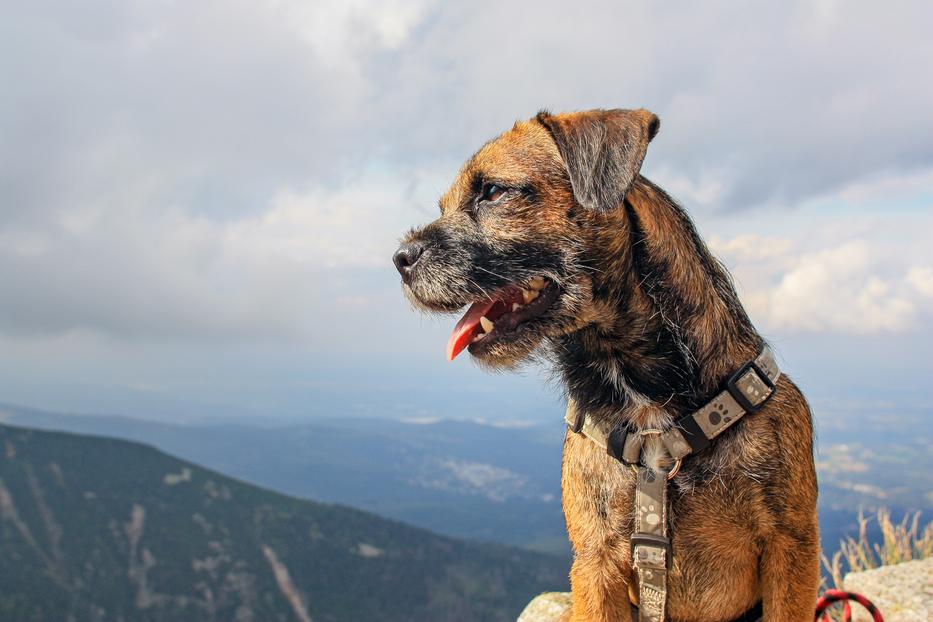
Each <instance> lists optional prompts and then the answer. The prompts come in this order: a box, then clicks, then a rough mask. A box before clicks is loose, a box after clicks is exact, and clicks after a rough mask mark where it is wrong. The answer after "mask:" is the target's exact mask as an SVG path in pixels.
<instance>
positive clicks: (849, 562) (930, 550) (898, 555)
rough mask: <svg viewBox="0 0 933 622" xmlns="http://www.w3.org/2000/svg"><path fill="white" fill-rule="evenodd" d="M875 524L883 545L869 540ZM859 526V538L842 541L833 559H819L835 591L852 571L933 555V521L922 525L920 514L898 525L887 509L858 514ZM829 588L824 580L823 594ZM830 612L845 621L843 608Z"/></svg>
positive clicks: (911, 515) (908, 515) (836, 618)
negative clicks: (871, 514)
mask: <svg viewBox="0 0 933 622" xmlns="http://www.w3.org/2000/svg"><path fill="white" fill-rule="evenodd" d="M872 521H877V522H878V525H879V526H880V527H881V536H882V540H881V542H880V543H874V544H872V543H871V542H869V541H868V526H869V523H871V522H872ZM858 523H859V530H858V537H856V538H852V537H849V538H846V539H845V540H842V541H840V542H839V550H838V551H836V552H835V553H833V556H832V558H827V557H826V555H825V554H823V555H821V556H820V557H821V558H822V560H823V566H824V567H825V568H826V570H827V572H829V574H830V575H831V576H832V579H833V584H834V587H835V588H836V589H840V590H841V589H844V588H843V585H842V580H843V578H845V575H846V574H848V573H850V572H859V571H861V570H869V569H871V568H878V567H879V566H887V565H890V564H899V563H901V562H906V561H910V560H912V559H924V558H926V557H931V556H933V521H930V522H928V523H926V524H925V525H923V526H921V523H920V512H915V513H913V514H906V515H905V516H904V518H903V519H901V521H900V522H898V523H895V522H894V521H893V520H891V512H889V511H888V510H885V509H881V510H878V512H877V514H876V515H875V516H874V517H866V516H865V515H864V514H863V513H862V512H859V515H858ZM827 587H828V586H827V585H826V581H825V579H824V580H823V585H822V586H821V589H820V592H821V593H822V592H823V590H825V589H826V588H827ZM828 613H829V617H830V619H831V620H833V622H843V620H844V618H843V614H842V608H841V607H840V606H837V607H836V608H834V609H831V610H830V611H829V612H828Z"/></svg>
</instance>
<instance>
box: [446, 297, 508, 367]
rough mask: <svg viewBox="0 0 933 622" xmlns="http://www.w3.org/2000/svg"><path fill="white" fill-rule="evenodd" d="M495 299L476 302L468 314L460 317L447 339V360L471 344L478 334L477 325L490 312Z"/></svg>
mask: <svg viewBox="0 0 933 622" xmlns="http://www.w3.org/2000/svg"><path fill="white" fill-rule="evenodd" d="M496 302H497V301H495V300H484V301H483V302H474V303H473V304H472V305H471V306H470V308H469V309H467V312H466V314H465V315H464V316H463V317H462V318H460V321H459V322H457V325H456V326H454V332H452V333H450V339H449V340H448V341H447V360H448V361H452V360H454V357H456V356H457V355H458V354H460V353H461V352H463V349H464V348H466V347H467V346H468V345H470V342H471V341H473V337H474V335H475V334H476V327H477V326H478V325H479V319H480V318H481V317H483V316H484V315H486V314H487V313H489V310H490V309H492V307H493V305H495V304H496Z"/></svg>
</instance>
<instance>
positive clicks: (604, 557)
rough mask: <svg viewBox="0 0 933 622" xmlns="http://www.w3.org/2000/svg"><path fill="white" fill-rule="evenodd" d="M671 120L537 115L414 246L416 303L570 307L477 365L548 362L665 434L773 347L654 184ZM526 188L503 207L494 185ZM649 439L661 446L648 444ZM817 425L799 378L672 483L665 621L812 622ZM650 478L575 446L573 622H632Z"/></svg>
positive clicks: (480, 158) (492, 152)
mask: <svg viewBox="0 0 933 622" xmlns="http://www.w3.org/2000/svg"><path fill="white" fill-rule="evenodd" d="M657 129H658V121H657V117H655V116H654V115H653V114H651V113H649V112H647V111H644V110H632V111H629V110H612V111H602V110H597V111H588V112H580V113H571V114H564V115H550V114H548V113H546V112H543V113H540V114H539V115H538V116H537V117H535V118H534V119H532V120H530V121H527V122H520V123H516V124H515V126H514V127H513V128H512V129H511V130H510V131H508V132H506V133H504V134H503V135H501V136H500V137H498V138H496V139H495V140H493V141H491V142H490V143H487V144H486V145H485V146H484V147H482V148H481V149H480V151H479V152H477V153H476V155H474V156H473V157H472V158H471V159H470V160H469V161H468V162H467V163H466V164H465V165H464V167H463V169H462V170H461V172H460V174H459V175H458V177H457V179H456V181H455V182H454V183H453V185H452V186H451V188H450V189H449V190H448V191H447V193H446V194H445V195H444V196H443V197H442V199H441V201H440V207H441V217H440V218H439V219H438V220H436V221H435V222H433V223H431V224H429V225H427V226H426V227H423V228H421V229H418V230H413V231H411V232H410V233H409V234H408V236H407V237H406V240H405V242H404V243H405V244H411V243H413V242H414V243H421V244H423V245H425V246H426V250H425V251H424V253H423V255H422V257H421V259H420V260H419V262H418V264H417V265H416V266H415V269H414V270H413V272H412V276H411V279H410V281H409V283H408V284H406V286H405V291H406V294H407V295H408V296H409V298H410V299H411V300H412V302H414V303H415V304H416V305H417V306H419V307H421V308H424V309H428V310H432V311H453V310H456V309H459V308H461V307H462V306H464V305H465V304H467V303H470V302H473V301H475V300H478V299H481V298H483V297H485V296H488V295H489V294H490V293H491V292H493V291H495V290H496V289H498V288H500V287H502V286H505V285H507V284H509V283H521V282H524V281H527V280H528V279H529V278H531V277H534V276H537V275H543V276H546V277H547V278H549V279H551V280H552V281H554V282H556V283H557V284H559V286H560V287H561V292H562V295H561V296H560V298H559V299H558V301H557V302H556V303H555V304H554V306H553V307H552V308H551V309H550V310H549V311H548V312H547V313H545V314H544V315H543V316H541V317H539V318H537V319H535V320H532V321H530V322H529V323H528V324H527V325H525V326H524V327H523V329H522V330H521V331H520V333H519V334H518V335H517V336H516V337H515V338H514V339H510V340H506V341H503V342H496V343H493V344H491V345H489V346H487V347H486V348H485V349H482V350H480V351H474V349H473V348H472V347H471V353H473V354H474V356H475V358H477V360H478V361H479V362H480V363H481V364H484V365H486V366H489V367H513V366H516V365H518V364H520V363H521V362H522V361H525V360H528V359H529V358H533V357H538V358H542V359H546V360H548V361H550V362H551V363H552V364H553V366H554V367H555V368H556V370H557V371H558V372H559V375H560V377H561V379H562V381H563V385H564V387H565V388H566V391H567V394H568V396H569V397H570V398H572V399H573V400H574V401H575V402H576V404H577V405H578V407H579V408H580V409H581V410H583V411H585V412H586V413H588V414H589V415H590V416H591V417H594V418H597V419H603V420H608V421H611V422H630V423H633V424H635V425H636V426H639V427H642V428H645V427H667V426H670V425H671V424H672V422H673V421H674V419H676V418H677V417H679V416H681V415H683V414H686V413H688V412H691V411H693V410H695V409H696V408H698V407H699V406H701V405H702V404H704V403H705V402H707V401H708V400H709V399H711V398H712V397H713V395H715V394H716V393H717V392H718V391H720V390H722V388H723V386H724V382H725V379H726V378H728V377H729V375H730V374H731V373H733V372H734V371H735V370H736V369H738V368H739V367H740V366H741V365H742V364H743V363H745V362H746V361H749V360H751V359H753V358H754V357H755V356H756V355H757V354H758V352H759V351H760V349H761V347H762V345H763V340H762V338H761V336H760V335H759V334H758V332H757V331H756V330H755V328H754V327H753V326H752V324H751V322H750V321H749V319H748V316H747V315H746V313H745V310H744V309H743V308H742V305H741V304H740V303H739V300H738V297H737V295H736V293H735V289H734V287H733V285H732V282H731V280H730V278H729V275H728V273H727V272H726V270H725V269H724V268H723V267H722V265H721V264H720V263H719V262H718V261H717V260H716V259H715V258H713V256H712V255H711V253H710V252H709V250H708V249H707V247H706V245H705V244H704V243H703V241H702V240H701V239H700V237H699V236H698V234H697V232H696V230H695V229H694V227H693V224H692V223H691V221H690V219H689V217H688V216H687V214H686V213H685V212H684V211H683V210H682V209H681V208H680V207H679V206H678V205H677V204H676V203H675V202H674V201H673V200H672V199H671V198H670V197H669V196H668V195H667V194H666V193H665V192H664V191H663V190H661V189H660V188H658V187H657V186H655V185H654V184H652V183H651V182H650V181H648V180H647V179H645V178H643V177H641V176H640V175H639V174H638V171H639V168H640V166H641V161H642V159H643V157H644V155H645V152H646V150H647V146H648V143H649V142H650V140H651V139H652V138H653V137H654V135H655V133H656V132H657ZM491 182H495V183H497V184H499V185H501V186H504V187H507V188H510V189H511V190H510V191H509V192H507V193H506V195H504V196H503V198H502V199H500V200H499V201H496V202H495V203H493V204H482V203H479V202H478V199H477V197H478V196H479V194H480V193H481V192H482V187H483V185H484V184H486V183H491ZM648 438H649V439H650V438H651V437H648ZM812 444H813V439H812V426H811V419H810V410H809V407H808V406H807V403H806V400H805V399H804V397H803V396H802V395H801V393H800V391H799V390H798V389H797V387H796V385H794V383H793V382H792V381H791V380H790V379H789V378H787V376H782V377H781V379H780V381H779V382H778V390H777V394H776V395H775V397H774V398H773V399H772V400H771V401H770V402H769V403H768V404H767V405H766V406H765V407H764V409H762V410H761V411H760V412H759V413H757V414H754V415H749V416H746V417H745V418H744V419H743V420H742V421H741V422H740V423H738V424H737V425H735V426H733V427H732V428H731V429H729V430H728V431H726V432H725V433H724V434H723V435H722V436H720V437H719V438H718V439H717V440H716V441H715V442H714V443H713V444H712V445H711V446H710V447H709V448H707V449H706V450H704V451H702V452H700V453H698V454H696V455H694V456H691V457H689V458H688V459H687V460H686V461H685V462H684V464H683V468H682V469H681V471H680V473H679V474H678V475H677V477H675V478H674V480H673V482H672V485H671V492H670V498H671V533H672V534H673V547H674V565H673V568H672V570H671V573H670V577H669V597H668V606H667V611H668V617H669V619H670V620H674V621H677V622H722V621H726V620H731V619H733V618H735V617H737V616H739V615H740V614H741V613H743V612H744V611H746V610H747V609H749V608H750V607H752V606H753V605H754V604H755V603H756V602H758V601H759V600H761V601H763V605H764V617H765V620H768V621H769V622H795V621H799V622H804V621H806V622H810V620H812V619H813V608H814V604H815V602H816V595H817V585H818V581H819V564H818V551H819V538H818V525H817V517H816V477H815V472H814V465H813V455H812ZM647 451H648V453H649V454H651V456H652V457H650V458H649V459H650V460H652V461H655V462H658V461H660V460H661V459H662V457H661V456H662V454H661V452H660V451H659V449H658V447H657V446H656V445H651V444H650V443H649V446H648V447H647ZM634 485H635V484H634V476H633V473H632V471H631V470H630V469H629V468H627V467H623V466H622V465H621V464H620V463H618V462H617V461H615V460H614V459H613V458H611V457H610V456H609V455H607V454H606V453H605V451H603V450H601V449H600V448H599V447H598V446H597V445H596V444H595V443H593V442H591V441H589V440H588V439H586V438H584V437H582V436H580V435H577V434H574V433H572V432H568V433H567V436H566V438H565V440H564V459H563V473H562V488H563V503H564V514H565V517H566V520H567V529H568V532H569V535H570V540H571V543H572V544H573V549H574V562H573V568H572V570H571V585H572V591H573V610H572V613H571V615H570V619H572V620H574V621H577V622H582V621H584V620H586V621H607V622H608V621H618V620H628V619H629V615H630V602H634V599H635V598H636V596H637V592H638V590H637V586H636V578H635V573H634V572H633V569H632V566H631V562H630V560H631V551H630V546H629V537H630V535H631V532H632V529H633V507H632V505H633V494H634Z"/></svg>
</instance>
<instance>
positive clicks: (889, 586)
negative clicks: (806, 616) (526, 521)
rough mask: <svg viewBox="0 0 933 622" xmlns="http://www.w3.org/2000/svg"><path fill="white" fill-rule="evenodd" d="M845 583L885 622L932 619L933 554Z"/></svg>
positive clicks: (863, 620)
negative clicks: (874, 608) (873, 605)
mask: <svg viewBox="0 0 933 622" xmlns="http://www.w3.org/2000/svg"><path fill="white" fill-rule="evenodd" d="M843 583H844V584H845V588H846V590H848V591H850V592H858V593H859V594H861V595H863V596H864V597H865V598H867V599H868V600H870V601H871V602H873V603H874V604H875V606H876V607H878V609H879V610H880V611H881V614H882V615H883V616H884V621H885V622H919V621H920V620H933V557H930V558H927V559H920V560H915V561H911V562H903V563H901V564H895V565H893V566H882V567H881V568H875V569H873V570H865V571H863V572H852V573H849V574H847V575H846V577H845V580H844V581H843ZM539 598H540V597H539ZM837 606H838V605H837ZM852 612H853V615H854V620H855V622H871V616H870V615H869V614H868V613H867V612H866V611H865V609H863V608H862V607H860V606H859V605H857V604H853V605H852Z"/></svg>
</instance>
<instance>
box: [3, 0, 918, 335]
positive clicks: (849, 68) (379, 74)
mask: <svg viewBox="0 0 933 622" xmlns="http://www.w3.org/2000/svg"><path fill="white" fill-rule="evenodd" d="M931 11H933V9H931V8H930V6H929V5H928V4H926V3H920V2H918V3H913V4H910V5H905V6H904V7H902V8H901V9H900V10H899V11H889V10H886V9H885V8H884V7H882V6H879V5H878V4H877V3H869V2H858V3H847V4H846V5H845V6H844V10H843V8H842V7H841V6H839V5H836V4H834V3H831V2H828V3H827V2H823V3H817V4H810V3H804V2H797V3H792V4H791V5H769V4H757V5H755V4H749V5H742V6H741V7H738V8H737V7H735V5H732V4H725V3H723V4H714V5H708V4H704V5H703V6H699V5H693V4H690V3H683V4H679V5H677V6H673V5H663V4H660V5H646V4H642V3H634V2H629V3H592V4H588V5H586V6H585V7H583V8H581V9H580V10H575V11H573V12H571V14H568V12H567V10H566V7H565V5H564V4H562V3H558V2H543V3H540V4H539V5H536V7H535V10H533V11H531V10H528V9H527V7H520V6H518V5H515V4H508V3H506V4H502V3H491V2H485V3H484V2H480V3H473V4H470V5H457V4H451V3H438V2H428V1H424V2H413V3H408V2H405V3H402V2H390V3H377V2H371V1H368V0H353V1H351V2H339V1H337V0H326V1H322V2H315V3H314V4H313V6H312V5H310V4H308V3H305V2H299V1H297V0H267V1H261V2H223V3H220V2H200V3H165V2H161V3H147V2H139V1H135V0H130V1H127V2H121V3H112V2H105V1H99V2H92V3H88V4H84V5H82V7H81V8H80V9H78V8H76V7H74V6H72V5H71V4H69V3H65V2H57V3H56V2H52V3H21V4H19V5H17V6H16V7H14V8H10V9H9V10H7V11H6V12H5V15H4V20H3V23H2V24H0V80H2V82H3V84H5V85H7V87H8V88H6V89H5V91H4V97H3V98H0V135H2V136H3V141H2V142H0V288H2V290H3V291H5V292H12V294H11V295H10V296H8V297H7V300H6V301H5V303H4V305H2V306H0V332H3V333H5V334H7V335H27V336H30V335H31V336H35V335H49V334H52V335H54V334H59V333H62V332H67V331H72V330H87V331H92V332H97V333H100V334H108V335H113V336H116V337H118V338H139V337H159V338H184V339H191V340H198V339H214V340H226V339H240V338H250V339H254V338H256V339H266V338H270V339H282V338H291V337H294V336H296V335H299V336H301V338H302V339H305V338H314V337H308V335H315V334H318V333H315V329H314V326H313V325H314V324H315V321H314V320H313V319H312V318H315V317H317V318H324V317H326V318H331V319H329V320H328V321H332V322H333V323H334V325H335V326H337V325H340V326H343V328H342V329H339V330H345V331H346V332H348V333H350V332H351V327H350V326H348V325H347V322H348V320H347V319H346V318H343V317H341V316H340V315H339V313H337V315H333V314H334V313H335V312H334V311H333V308H334V307H338V308H339V307H341V305H345V306H347V307H348V308H351V307H352V308H353V309H357V312H358V313H362V310H363V309H365V307H366V305H367V304H370V305H372V307H371V308H380V307H381V306H382V305H384V302H385V301H384V300H380V299H378V298H377V297H376V296H375V294H373V291H374V289H375V288H374V283H376V282H377V279H384V280H386V282H387V285H386V286H385V287H388V286H389V285H388V283H389V282H390V281H391V286H392V288H393V289H392V295H395V294H396V292H395V290H394V288H395V282H394V280H393V278H394V277H393V276H392V275H391V272H390V270H391V268H389V267H388V262H387V257H388V255H389V253H390V252H391V250H392V247H393V246H394V241H395V240H396V239H397V237H398V236H399V235H400V234H401V233H402V232H403V230H404V229H405V228H407V227H408V226H410V225H412V224H416V223H417V222H421V221H426V220H428V219H429V218H431V217H432V214H433V213H434V211H435V208H434V207H433V205H434V200H435V198H436V196H437V195H438V194H440V192H441V191H442V190H443V187H444V185H445V183H446V182H447V181H448V180H449V179H450V178H451V177H452V176H453V173H454V172H455V170H456V167H457V166H458V165H459V163H460V162H461V161H462V160H463V159H464V158H465V157H466V156H468V155H469V153H471V152H472V151H473V150H474V149H476V148H477V147H478V146H479V145H480V144H481V143H482V142H483V141H484V140H486V139H488V138H489V137H491V136H492V135H494V134H496V133H498V132H500V131H502V130H503V129H506V128H507V127H509V126H510V124H511V123H512V121H513V120H514V119H515V118H527V117H529V116H531V115H533V114H534V112H535V111H536V110H537V109H539V108H540V107H542V106H549V107H551V108H552V109H555V110H561V109H575V108H589V107H594V106H609V107H611V106H627V107H634V106H641V105H644V106H646V107H649V108H651V109H653V110H655V111H656V112H658V113H659V114H660V115H661V116H662V121H663V127H662V133H661V135H660V136H659V138H658V139H657V140H656V141H655V142H654V143H653V144H652V148H651V152H650V154H649V158H648V162H647V168H646V171H647V173H648V174H649V175H652V176H654V177H656V178H657V180H658V181H660V182H662V184H663V185H665V186H666V187H668V188H669V189H670V190H671V191H672V192H673V193H674V194H675V195H676V196H678V197H680V198H683V199H686V201H687V203H688V205H689V206H690V207H691V208H693V209H694V212H695V213H696V214H698V215H700V216H702V215H704V214H713V213H717V209H718V208H727V209H728V210H732V211H733V212H735V211H737V210H740V209H742V208H746V207H750V206H755V205H763V204H767V205H769V206H771V208H772V209H775V210H776V209H782V208H792V207H794V206H798V205H800V204H801V203H805V202H806V201H808V200H813V198H814V197H820V196H838V195H839V193H841V192H848V193H849V198H848V199H847V200H849V201H850V202H858V201H869V200H875V199H877V197H878V196H879V193H880V194H883V193H885V192H889V191H891V190H892V188H894V187H896V186H897V184H895V186H889V187H887V188H881V186H879V183H878V180H879V179H880V180H891V179H900V178H902V179H907V178H909V179H910V180H912V181H910V184H909V185H910V186H911V187H912V188H913V189H914V191H915V193H922V192H926V191H928V190H929V188H930V187H931V181H930V180H931V179H933V177H930V171H933V123H931V121H930V118H929V114H928V110H930V109H931V108H933V88H930V86H929V84H927V83H926V82H924V81H922V80H917V79H916V77H915V76H917V75H924V72H925V70H926V67H925V65H924V63H925V60H926V59H927V58H929V57H930V56H931V54H933V41H931V40H930V38H929V37H927V36H926V31H925V27H926V24H927V23H929V22H930V21H931V19H930V18H931V17H933V15H931ZM736 24H741V27H736ZM866 41H871V45H867V44H866ZM672 42H676V45H672ZM898 176H900V177H898ZM866 193H868V194H866ZM871 193H874V194H871ZM866 197H867V198H866ZM748 213H751V212H748ZM787 213H790V212H789V209H788V212H787ZM801 227H804V228H805V227H806V225H803V224H802V225H801ZM768 230H769V229H768V227H767V226H765V227H763V228H761V229H759V230H757V231H768ZM745 234H747V232H745ZM755 235H758V237H757V238H756V237H747V235H746V237H744V238H743V237H740V235H739V234H737V235H736V236H732V237H731V238H729V240H728V241H727V242H724V244H725V247H724V249H723V251H724V252H725V253H727V254H732V256H734V257H735V258H737V259H738V260H740V261H741V262H743V266H745V268H743V270H748V269H750V268H749V267H752V268H755V269H757V270H760V271H763V272H766V273H767V274H768V278H769V279H770V280H769V281H768V283H769V285H768V287H769V288H770V289H767V288H757V287H756V289H755V290H754V291H753V292H750V293H749V300H750V301H752V304H753V306H754V305H756V304H757V305H760V306H759V307H758V308H760V309H767V313H768V316H767V317H768V321H769V322H771V323H772V324H773V325H774V326H777V327H787V328H788V329H791V328H793V329H794V330H796V329H799V328H801V327H803V326H804V324H805V320H806V322H810V323H811V324H812V326H811V327H810V328H808V330H818V329H827V330H828V329H834V330H835V329H841V330H855V327H854V326H848V327H846V326H845V321H846V320H845V318H833V317H830V314H829V311H828V310H826V309H822V308H815V307H814V305H816V304H817V303H816V300H818V298H819V293H820V289H821V288H823V287H831V286H832V287H837V288H838V289H833V290H832V291H833V292H834V296H837V297H838V298H839V299H840V300H846V301H849V302H850V303H851V304H852V305H856V306H855V307H853V308H857V309H859V312H860V313H861V315H862V316H863V324H864V325H865V326H868V327H870V328H869V330H894V329H895V328H897V329H899V330H904V329H905V328H904V327H906V326H910V325H911V323H912V322H915V321H916V318H917V317H918V314H920V313H922V312H923V309H925V308H926V307H925V306H924V305H925V303H923V302H922V300H924V298H923V297H922V293H923V292H924V291H927V290H926V289H924V288H926V287H927V283H928V281H929V278H928V274H927V273H926V272H924V270H926V269H927V267H926V266H928V265H929V264H930V263H931V262H929V261H928V258H929V255H928V254H925V253H924V250H923V248H921V247H919V246H917V247H916V248H915V250H914V251H912V252H913V259H912V262H911V263H905V264H904V265H903V266H900V267H899V269H900V270H901V272H899V273H898V274H894V275H892V274H887V273H884V270H880V269H879V268H878V266H879V265H882V264H883V259H882V257H881V256H880V255H879V254H878V253H879V252H880V251H879V250H878V248H876V246H873V245H872V244H869V245H868V246H867V247H865V248H864V249H862V250H861V251H856V250H852V248H853V247H847V246H845V245H844V241H837V242H838V243H836V242H834V243H833V244H835V246H831V247H827V248H825V249H822V251H821V249H820V248H818V247H816V246H813V245H808V243H803V244H801V243H800V242H798V241H797V236H798V235H799V231H797V232H795V231H788V232H785V233H784V234H783V235H782V236H774V235H761V234H760V233H756V234H755ZM837 247H839V248H837ZM834 248H835V249H836V250H835V251H834V250H833V249H834ZM846 249H848V250H846ZM806 253H809V255H807V256H808V257H809V263H808V264H807V265H803V264H802V263H801V261H802V259H801V257H800V256H798V255H800V254H806ZM846 253H849V254H850V255H851V256H847V255H846ZM859 253H862V254H859ZM847 260H850V261H853V262H854V263H855V264H856V265H857V266H859V267H858V268H854V267H848V266H847V265H845V264H846V261H847ZM855 260H858V261H855ZM859 262H861V263H859ZM879 262H881V263H879ZM756 266H757V267H756ZM820 266H822V268H821V267H820ZM847 270H848V271H847ZM911 270H914V272H910V271H911ZM840 272H843V273H844V275H843V276H844V281H845V283H848V284H847V285H838V284H837V283H835V282H834V280H833V279H834V278H835V275H838V274H840ZM876 273H877V274H876ZM908 274H909V276H905V275H908ZM860 279H861V280H860ZM872 279H876V280H872ZM853 283H854V285H853ZM782 288H783V289H782ZM776 292H779V293H780V296H779V297H778V298H776V299H773V298H769V296H771V297H773V296H775V295H776ZM795 296H796V297H797V298H796V299H795V298H794V297H795ZM792 300H796V301H797V302H795V303H794V304H791V303H790V301H792ZM805 305H809V306H807V307H806V308H808V309H809V310H808V311H807V313H802V314H801V313H797V311H798V310H799V309H802V308H805ZM858 305H861V306H858ZM329 313H330V314H331V315H328V314H329ZM348 317H349V316H348ZM339 330H338V329H335V331H336V332H339Z"/></svg>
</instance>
